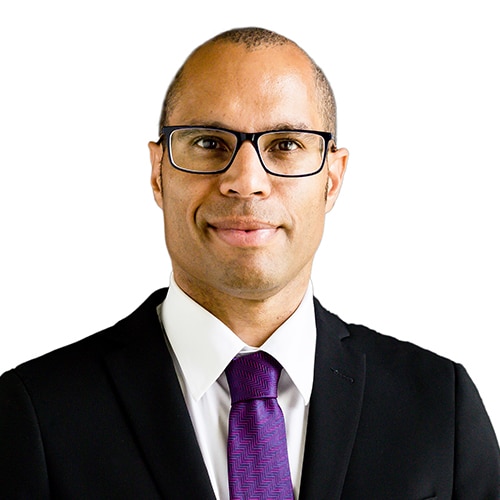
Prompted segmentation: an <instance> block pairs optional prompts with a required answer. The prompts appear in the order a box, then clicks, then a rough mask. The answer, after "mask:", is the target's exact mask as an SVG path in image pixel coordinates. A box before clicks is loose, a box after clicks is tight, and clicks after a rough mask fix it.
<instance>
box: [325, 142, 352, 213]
mask: <svg viewBox="0 0 500 500" xmlns="http://www.w3.org/2000/svg"><path fill="white" fill-rule="evenodd" d="M348 158H349V151H347V149H345V148H340V149H337V151H335V152H330V153H328V184H327V190H326V204H325V213H327V212H329V211H330V210H331V209H332V208H333V205H335V201H336V200H337V197H338V195H339V193H340V188H341V187H342V180H343V178H344V173H345V169H346V167H347V159H348Z"/></svg>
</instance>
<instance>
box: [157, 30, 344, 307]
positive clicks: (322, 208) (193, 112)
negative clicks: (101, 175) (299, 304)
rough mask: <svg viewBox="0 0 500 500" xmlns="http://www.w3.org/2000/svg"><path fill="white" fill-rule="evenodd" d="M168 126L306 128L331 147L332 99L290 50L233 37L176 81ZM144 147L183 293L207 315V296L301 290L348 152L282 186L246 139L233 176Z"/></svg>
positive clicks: (268, 37)
mask: <svg viewBox="0 0 500 500" xmlns="http://www.w3.org/2000/svg"><path fill="white" fill-rule="evenodd" d="M169 125H170V126H172V125H177V126H179V125H186V126H194V125H198V126H209V127H216V128H225V129H230V130H234V131H239V132H247V133H258V132H263V131H267V130H276V129H287V130H290V129H306V130H312V131H328V132H331V133H332V134H333V137H335V132H336V113H335V100H334V98H333V93H332V91H331V88H330V85H329V83H328V81H327V80H326V78H325V76H324V74H323V72H322V71H321V70H320V69H319V67H318V66H317V65H316V64H315V63H314V62H313V61H312V59H311V58H310V57H309V56H308V55H307V54H306V53H305V52H304V51H303V50H302V49H301V48H299V47H298V46H297V45H296V44H295V43H294V42H292V41H290V40H288V39H287V38H285V37H283V36H281V35H278V34H276V33H273V32H270V31H267V30H262V29H258V28H246V29H239V30H231V31H229V32H226V33H222V34H221V35H218V36H216V37H215V38H213V39H211V40H209V41H208V42H206V43H205V44H203V45H201V46H200V47H198V48H197V49H196V50H195V51H194V52H193V53H192V54H191V55H190V56H189V58H188V59H187V60H186V62H185V64H184V65H183V66H182V68H181V69H180V70H179V72H178V73H177V75H176V77H175V78H174V80H173V82H172V84H171V85H170V87H169V89H168V91H167V95H166V97H165V101H164V104H163V108H162V114H161V120H160V130H161V129H162V127H163V126H169ZM149 147H150V155H151V163H152V177H151V181H152V186H153V191H154V195H155V199H156V202H157V203H158V205H159V206H160V207H161V208H162V210H163V213H164V226H165V236H166V243H167V248H168V250H169V254H170V257H171V260H172V268H173V271H174V275H175V278H176V281H177V283H178V284H179V285H180V286H181V288H183V289H184V290H185V291H187V292H188V293H189V294H190V295H191V296H192V297H193V298H195V299H196V300H198V301H199V302H201V303H202V304H204V305H205V303H206V302H207V300H208V299H207V297H210V296H213V295H214V294H218V295H219V296H227V297H229V296H231V297H238V298H241V299H248V300H265V299H267V298H269V297H271V296H273V295H275V294H277V293H280V292H288V293H290V294H293V293H295V294H297V293H299V294H300V293H301V292H300V291H301V290H302V293H303V292H304V291H305V287H307V283H308V281H309V277H310V273H311V268H312V262H313V258H314V254H315V252H316V250H317V248H318V245H319V243H320V240H321V237H322V234H323V228H324V219H325V214H326V213H327V212H329V211H330V210H331V208H332V207H333V205H334V203H335V200H336V198H337V196H338V193H339V190H340V186H341V183H342V177H343V174H344V170H345V167H346V163H347V151H346V150H345V149H337V148H336V147H335V143H334V140H332V141H330V142H329V143H328V144H326V145H325V148H326V149H325V163H324V166H323V168H322V169H321V170H320V171H319V172H318V173H316V174H315V175H311V176H307V177H280V176H275V175H272V174H270V173H268V172H267V171H266V170H265V169H264V168H263V166H262V164H261V161H260V159H259V156H258V154H257V150H256V149H255V147H254V146H253V145H252V143H251V142H250V141H248V140H247V141H244V142H242V143H241V145H240V149H239V150H238V152H237V154H236V156H235V157H234V160H233V162H232V164H231V166H230V168H228V169H227V170H225V171H223V172H221V173H216V174H208V175H200V174H194V173H189V172H184V171H180V170H178V169H176V168H174V167H173V166H172V165H171V164H170V161H169V155H168V154H166V153H167V152H166V151H165V149H166V148H167V147H168V145H167V144H166V143H165V142H164V141H163V142H161V141H160V142H158V143H154V142H151V143H150V144H149Z"/></svg>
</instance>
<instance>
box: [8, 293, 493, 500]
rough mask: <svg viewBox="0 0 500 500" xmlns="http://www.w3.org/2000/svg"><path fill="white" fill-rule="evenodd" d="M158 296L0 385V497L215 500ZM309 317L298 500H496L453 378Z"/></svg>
mask: <svg viewBox="0 0 500 500" xmlns="http://www.w3.org/2000/svg"><path fill="white" fill-rule="evenodd" d="M165 294H166V290H159V291H157V292H155V293H154V294H153V295H152V296H151V297H150V298H149V299H148V300H147V301H146V302H145V303H144V304H143V305H142V306H140V307H139V309H137V310H136V311H135V312H134V313H133V314H131V315H130V316H129V317H128V318H126V319H124V320H122V321H120V322H119V323H118V324H116V325H115V326H113V327H111V328H109V329H107V330H105V331H103V332H100V333H98V334H96V335H93V336H91V337H89V338H87V339H84V340H82V341H80V342H78V343H76V344H73V345H70V346H68V347H65V348H62V349H60V350H58V351H55V352H53V353H50V354H47V355H45V356H43V357H41V358H39V359H36V360H33V361H30V362H28V363H26V364H23V365H21V366H19V367H18V368H16V369H15V370H12V371H9V372H7V373H6V374H4V375H3V376H2V378H1V379H0V405H1V406H0V439H1V441H0V474H1V479H0V498H2V499H7V500H10V499H29V500H35V499H46V498H61V499H68V500H77V499H85V500H90V499H92V500H98V499H106V500H109V499H120V500H127V499H131V500H132V499H133V500H138V499H141V500H149V499H159V498H168V499H183V500H186V499H203V500H204V499H211V498H214V494H213V491H212V488H211V485H210V481H209V478H208V474H207V472H206V469H205V466H204V462H203V459H202V456H201V453H200V450H199V448H198V444H197V441H196V437H195V434H194V430H193V427H192V425H191V421H190V418H189V414H188V411H187V409H186V406H185V403H184V399H183V396H182V393H181V389H180V387H179V384H178V381H177V377H176V374H175V370H174V366H173V364H172V360H171V358H170V356H169V353H168V349H167V348H166V345H165V341H164V338H163V334H162V330H161V326H160V324H159V321H158V317H157V313H156V306H157V305H158V304H159V303H160V302H161V301H162V300H163V299H164V297H165ZM315 308H316V322H317V328H318V339H317V352H316V364H315V376H314V386H313V392H312V397H311V407H310V413H309V422H308V429H307V438H306V449H305V456H304V467H303V475H302V486H301V492H300V498H301V499H313V500H319V499H343V500H347V499H356V500H377V499H384V500H411V499H426V498H443V499H449V498H454V499H464V500H483V499H491V500H498V498H500V494H499V491H500V487H499V483H500V481H499V477H500V466H499V463H500V461H499V450H498V444H497V442H496V438H495V435H494V432H493V429H492V427H491V424H490V422H489V419H488V417H487V415H486V412H485V410H484V407H483V405H482V403H481V400H480V397H479V395H478V393H477V391H476V389H475V387H474V385H473V383H472V382H471V380H470V379H469V377H468V375H467V374H466V372H465V370H464V369H463V368H462V367H461V366H460V365H456V364H454V363H452V362H451V361H448V360H446V359H443V358H441V357H439V356H437V355H435V354H432V353H430V352H428V351H425V350H423V349H420V348H418V347H416V346H413V345H411V344H408V343H404V342H400V341H397V340H395V339H392V338H389V337H385V336H382V335H380V334H377V333H375V332H373V331H371V330H368V329H367V328H365V327H362V326H354V325H347V324H345V323H343V322H342V321H341V320H340V319H339V318H337V317H336V316H335V315H333V314H331V313H329V312H328V311H326V310H325V309H323V308H322V307H321V305H320V304H319V303H318V302H316V303H315Z"/></svg>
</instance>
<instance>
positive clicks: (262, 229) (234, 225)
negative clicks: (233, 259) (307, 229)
mask: <svg viewBox="0 0 500 500" xmlns="http://www.w3.org/2000/svg"><path fill="white" fill-rule="evenodd" d="M208 229H209V231H210V232H211V233H213V234H215V236H216V237H217V238H218V239H220V240H221V241H223V242H224V243H226V244H227V245H230V246H235V247H243V248H252V247H260V246H264V245H267V244H269V243H270V242H271V241H272V239H273V238H274V237H275V236H276V235H277V233H278V230H279V228H278V227H277V226H272V225H270V224H266V223H260V222H243V221H227V222H219V223H216V224H209V225H208Z"/></svg>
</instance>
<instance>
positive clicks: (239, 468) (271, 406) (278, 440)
mask: <svg viewBox="0 0 500 500" xmlns="http://www.w3.org/2000/svg"><path fill="white" fill-rule="evenodd" d="M280 373H281V365H280V364H279V363H278V361H276V360H275V359H274V358H273V357H272V356H270V355H269V354H267V353H265V352H262V351H259V352H256V353H252V354H248V355H245V356H240V357H238V358H235V359H233V361H231V363H230V364H229V365H228V367H227V368H226V376H227V380H228V383H229V389H230V391H231V411H230V413H229V434H228V443H227V447H228V448H227V449H228V473H229V493H230V497H231V499H232V500H237V499H238V500H240V499H241V500H250V499H280V500H290V499H292V500H293V487H292V481H291V477H290V466H289V463H288V452H287V446H286V432H285V421H284V418H283V413H282V411H281V408H280V407H279V405H278V401H277V400H276V396H277V393H278V380H279V377H280Z"/></svg>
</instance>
